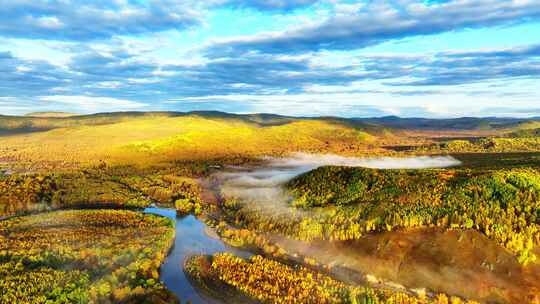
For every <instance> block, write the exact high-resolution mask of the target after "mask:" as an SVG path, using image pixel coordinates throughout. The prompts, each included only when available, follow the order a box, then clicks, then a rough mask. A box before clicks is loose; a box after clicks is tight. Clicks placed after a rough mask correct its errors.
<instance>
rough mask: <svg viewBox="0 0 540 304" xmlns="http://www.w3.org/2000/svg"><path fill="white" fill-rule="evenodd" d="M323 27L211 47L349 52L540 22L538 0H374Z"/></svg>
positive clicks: (340, 9)
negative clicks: (410, 39)
mask: <svg viewBox="0 0 540 304" xmlns="http://www.w3.org/2000/svg"><path fill="white" fill-rule="evenodd" d="M336 11H337V13H336V14H334V15H332V16H330V17H329V18H326V19H324V20H322V21H320V22H313V23H309V24H305V25H300V26H298V27H296V28H292V29H289V30H286V31H281V32H270V33H261V34H258V35H253V36H245V37H238V38H232V39H227V40H225V41H222V42H218V43H215V44H213V45H211V46H210V47H209V48H208V53H210V54H211V55H213V56H220V55H222V54H224V53H225V54H242V53H247V52H252V51H256V52H261V53H274V54H275V53H278V54H283V53H304V52H312V51H320V50H351V49H361V48H366V47H369V46H373V45H377V44H380V43H383V42H386V41H390V40H395V39H402V38H406V37H413V36H421V35H433V34H438V33H444V32H448V31H455V30H462V29H467V28H482V27H491V26H500V25H508V24H516V23H520V22H524V21H531V20H537V21H538V20H539V19H540V3H539V2H537V1H519V0H511V1H496V0H462V1H447V2H442V3H435V4H432V5H428V4H424V3H421V2H418V1H413V0H402V1H395V2H394V3H392V2H390V1H382V0H375V1H370V2H368V3H365V4H362V5H341V6H337V8H336Z"/></svg>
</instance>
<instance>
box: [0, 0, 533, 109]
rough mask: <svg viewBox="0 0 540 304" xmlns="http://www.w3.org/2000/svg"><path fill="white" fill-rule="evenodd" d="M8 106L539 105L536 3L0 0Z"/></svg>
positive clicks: (1, 83) (1, 103) (2, 87)
mask: <svg viewBox="0 0 540 304" xmlns="http://www.w3.org/2000/svg"><path fill="white" fill-rule="evenodd" d="M0 18H1V19H2V22H1V23H0V114H25V113H28V112H33V111H68V112H77V113H95V112H109V111H162V110H170V111H191V110H220V111H227V112H235V113H254V112H264V113H278V114H286V115H306V116H316V115H338V116H346V117H367V116H385V115H399V116H404V117H411V116H416V117H419V116H421V117H458V116H516V117H527V116H540V93H539V92H538V88H539V87H540V85H539V84H540V82H539V78H540V1H538V0H515V1H511V0H507V1H494V0H454V1H451V0H450V1H413V0H396V1H377V0H371V1H346V0H289V1H286V0H206V1H195V0H178V1H174V0H97V1H82V0H31V1H30V0H9V1H8V0H5V1H4V0H0Z"/></svg>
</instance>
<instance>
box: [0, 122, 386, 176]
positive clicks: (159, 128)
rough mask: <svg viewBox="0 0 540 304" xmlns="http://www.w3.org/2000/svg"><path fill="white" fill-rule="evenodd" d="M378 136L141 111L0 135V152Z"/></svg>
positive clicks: (161, 155) (167, 155)
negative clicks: (107, 119)
mask: <svg viewBox="0 0 540 304" xmlns="http://www.w3.org/2000/svg"><path fill="white" fill-rule="evenodd" d="M377 140H378V136H377V135H371V134H369V133H367V132H364V131H362V130H361V129H359V128H353V127H350V126H346V125H343V124H339V123H335V122H330V121H324V120H294V121H291V122H283V123H280V124H277V125H272V124H271V125H261V124H259V123H254V122H249V121H246V120H245V119H238V118H235V117H227V118H221V117H216V118H214V117H212V118H206V117H201V116H198V115H189V116H177V117H167V116H142V117H139V118H129V119H128V120H127V121H121V122H116V123H110V124H102V125H82V126H72V127H66V128H58V129H54V130H49V131H45V132H35V133H26V134H20V135H14V136H4V137H0V153H1V156H2V160H3V161H8V162H12V163H13V162H17V163H19V164H24V163H26V164H33V165H35V164H56V165H64V166H68V165H73V164H84V163H88V162H99V161H107V162H117V163H138V164H151V163H153V162H155V161H169V160H185V159H191V160H193V159H206V158H215V157H230V156H233V157H234V156H238V157H250V156H260V155H262V154H280V153H284V152H289V151H299V150H302V151H312V152H323V151H324V152H353V151H357V150H361V149H363V147H366V146H367V145H373V144H375V143H376V141H377Z"/></svg>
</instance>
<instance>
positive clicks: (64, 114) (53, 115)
mask: <svg viewBox="0 0 540 304" xmlns="http://www.w3.org/2000/svg"><path fill="white" fill-rule="evenodd" d="M79 115H80V114H76V113H68V112H32V113H28V114H26V115H25V116H27V117H41V118H61V117H72V116H79Z"/></svg>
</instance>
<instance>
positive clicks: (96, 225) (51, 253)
mask: <svg viewBox="0 0 540 304" xmlns="http://www.w3.org/2000/svg"><path fill="white" fill-rule="evenodd" d="M172 227H173V226H172V223H171V222H170V221H169V220H168V219H165V218H161V217H157V216H152V215H143V214H141V213H137V212H132V211H118V210H91V211H90V210H89V211H58V212H51V213H44V214H40V215H34V216H23V217H17V218H13V219H9V220H5V221H2V222H0V291H2V292H1V293H0V302H1V303H23V302H24V303H96V302H98V303H112V302H125V303H143V302H145V301H151V302H153V303H171V302H175V301H176V299H175V297H174V296H173V295H171V294H170V293H169V292H168V291H167V290H166V289H165V288H164V287H163V285H162V284H161V283H160V281H159V273H158V268H159V266H160V265H161V263H162V261H163V260H164V259H165V256H166V254H167V252H168V250H169V248H170V247H171V246H172V238H173V237H174V230H173V229H172Z"/></svg>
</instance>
